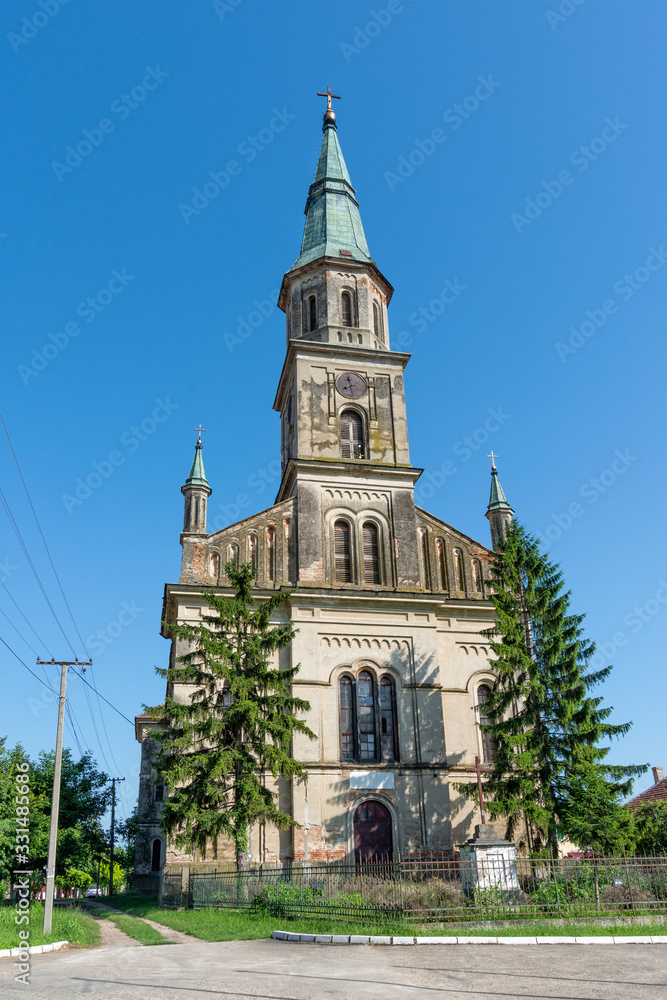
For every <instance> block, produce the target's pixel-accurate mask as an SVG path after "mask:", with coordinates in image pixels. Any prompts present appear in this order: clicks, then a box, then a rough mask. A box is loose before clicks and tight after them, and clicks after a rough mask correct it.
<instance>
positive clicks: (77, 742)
mask: <svg viewBox="0 0 667 1000" xmlns="http://www.w3.org/2000/svg"><path fill="white" fill-rule="evenodd" d="M0 642H1V643H2V644H3V646H6V647H7V649H8V650H9V652H10V653H11V654H12V656H15V657H16V659H17V660H18V661H19V663H20V664H21V666H23V667H25V669H26V670H27V671H28V673H29V674H32V676H33V677H34V678H35V680H36V681H39V683H40V684H41V685H42V686H43V687H45V688H46V689H47V691H50V692H51V694H55V691H54V690H53V688H52V687H51V685H50V684H48V683H47V682H46V681H43V680H42V678H41V677H40V676H39V674H36V673H35V671H34V670H32V669H31V668H30V667H29V666H28V664H27V663H26V662H25V661H24V660H22V659H21V657H20V656H19V654H18V653H17V652H16V651H15V650H14V649H12V647H11V646H10V645H9V643H8V642H6V640H5V639H3V638H2V636H1V635H0ZM67 721H68V722H69V725H70V729H71V730H72V736H73V737H74V742H75V743H76V745H77V749H78V751H79V753H80V754H83V750H82V749H81V744H80V742H79V738H78V736H77V733H76V729H75V727H74V715H73V713H72V712H71V710H70V711H69V712H68V719H67Z"/></svg>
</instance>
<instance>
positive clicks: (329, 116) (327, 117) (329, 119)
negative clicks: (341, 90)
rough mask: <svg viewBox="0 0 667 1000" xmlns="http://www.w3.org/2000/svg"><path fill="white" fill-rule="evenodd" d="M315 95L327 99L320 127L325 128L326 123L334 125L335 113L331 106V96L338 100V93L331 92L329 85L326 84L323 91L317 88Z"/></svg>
mask: <svg viewBox="0 0 667 1000" xmlns="http://www.w3.org/2000/svg"><path fill="white" fill-rule="evenodd" d="M317 96H318V97H326V99H327V110H326V111H325V112H324V124H323V126H322V127H323V128H326V127H327V125H329V124H331V125H333V126H335V125H336V113H335V112H334V109H333V108H332V107H331V98H332V97H335V98H336V100H337V101H340V94H332V93H331V87H329V86H327V89H326V90H325V91H322V90H318V91H317Z"/></svg>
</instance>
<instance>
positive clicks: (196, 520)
mask: <svg viewBox="0 0 667 1000" xmlns="http://www.w3.org/2000/svg"><path fill="white" fill-rule="evenodd" d="M199 511H200V507H199V497H195V523H194V524H193V525H192V527H193V528H194V529H195V531H196V530H197V529H198V528H199V517H200V513H199Z"/></svg>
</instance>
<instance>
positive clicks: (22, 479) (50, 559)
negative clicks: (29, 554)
mask: <svg viewBox="0 0 667 1000" xmlns="http://www.w3.org/2000/svg"><path fill="white" fill-rule="evenodd" d="M0 420H1V421H2V426H3V427H4V429H5V434H6V435H7V441H8V442H9V447H10V448H11V450H12V455H13V456H14V461H15V462H16V468H17V469H18V470H19V476H20V477H21V482H22V483H23V489H24V490H25V493H26V496H27V498H28V503H29V504H30V509H31V511H32V513H33V516H34V518H35V522H36V524H37V529H38V531H39V534H40V536H41V539H42V542H43V543H44V548H45V549H46V554H47V556H48V557H49V562H50V563H51V569H52V570H53V575H54V576H55V578H56V580H57V581H58V587H59V588H60V593H61V594H62V598H63V601H64V602H65V607H66V608H67V610H68V612H69V616H70V618H71V619H72V625H73V626H74V630H75V632H76V634H77V635H78V637H79V641H80V643H81V645H82V646H83V649H84V651H85V653H86V656H88V650H87V649H86V644H85V642H84V641H83V639H82V637H81V633H80V632H79V628H78V626H77V624H76V622H75V621H74V615H73V614H72V609H71V608H70V606H69V601H68V600H67V598H66V597H65V591H64V590H63V585H62V583H61V582H60V577H59V576H58V571H57V570H56V567H55V564H54V562H53V559H52V558H51V553H50V551H49V547H48V545H47V544H46V538H45V537H44V532H43V531H42V526H41V524H40V523H39V518H38V517H37V511H36V510H35V507H34V504H33V502H32V497H31V496H30V491H29V490H28V484H27V483H26V481H25V479H24V477H23V472H22V471H21V466H20V465H19V460H18V457H17V455H16V452H15V451H14V445H13V444H12V439H11V438H10V436H9V431H8V429H7V424H6V423H5V418H4V417H3V415H2V411H0ZM61 631H62V627H61ZM70 649H71V646H70ZM72 652H73V650H72ZM88 659H90V656H88Z"/></svg>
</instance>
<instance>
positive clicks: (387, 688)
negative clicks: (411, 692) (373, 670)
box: [380, 675, 398, 760]
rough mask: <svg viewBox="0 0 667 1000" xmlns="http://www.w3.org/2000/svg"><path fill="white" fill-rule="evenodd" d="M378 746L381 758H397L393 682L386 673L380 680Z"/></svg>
mask: <svg viewBox="0 0 667 1000" xmlns="http://www.w3.org/2000/svg"><path fill="white" fill-rule="evenodd" d="M380 747H381V749H382V760H398V747H397V745H396V697H395V690H394V682H393V680H392V678H391V677H388V676H386V675H385V676H384V677H383V678H382V679H381V680H380Z"/></svg>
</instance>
